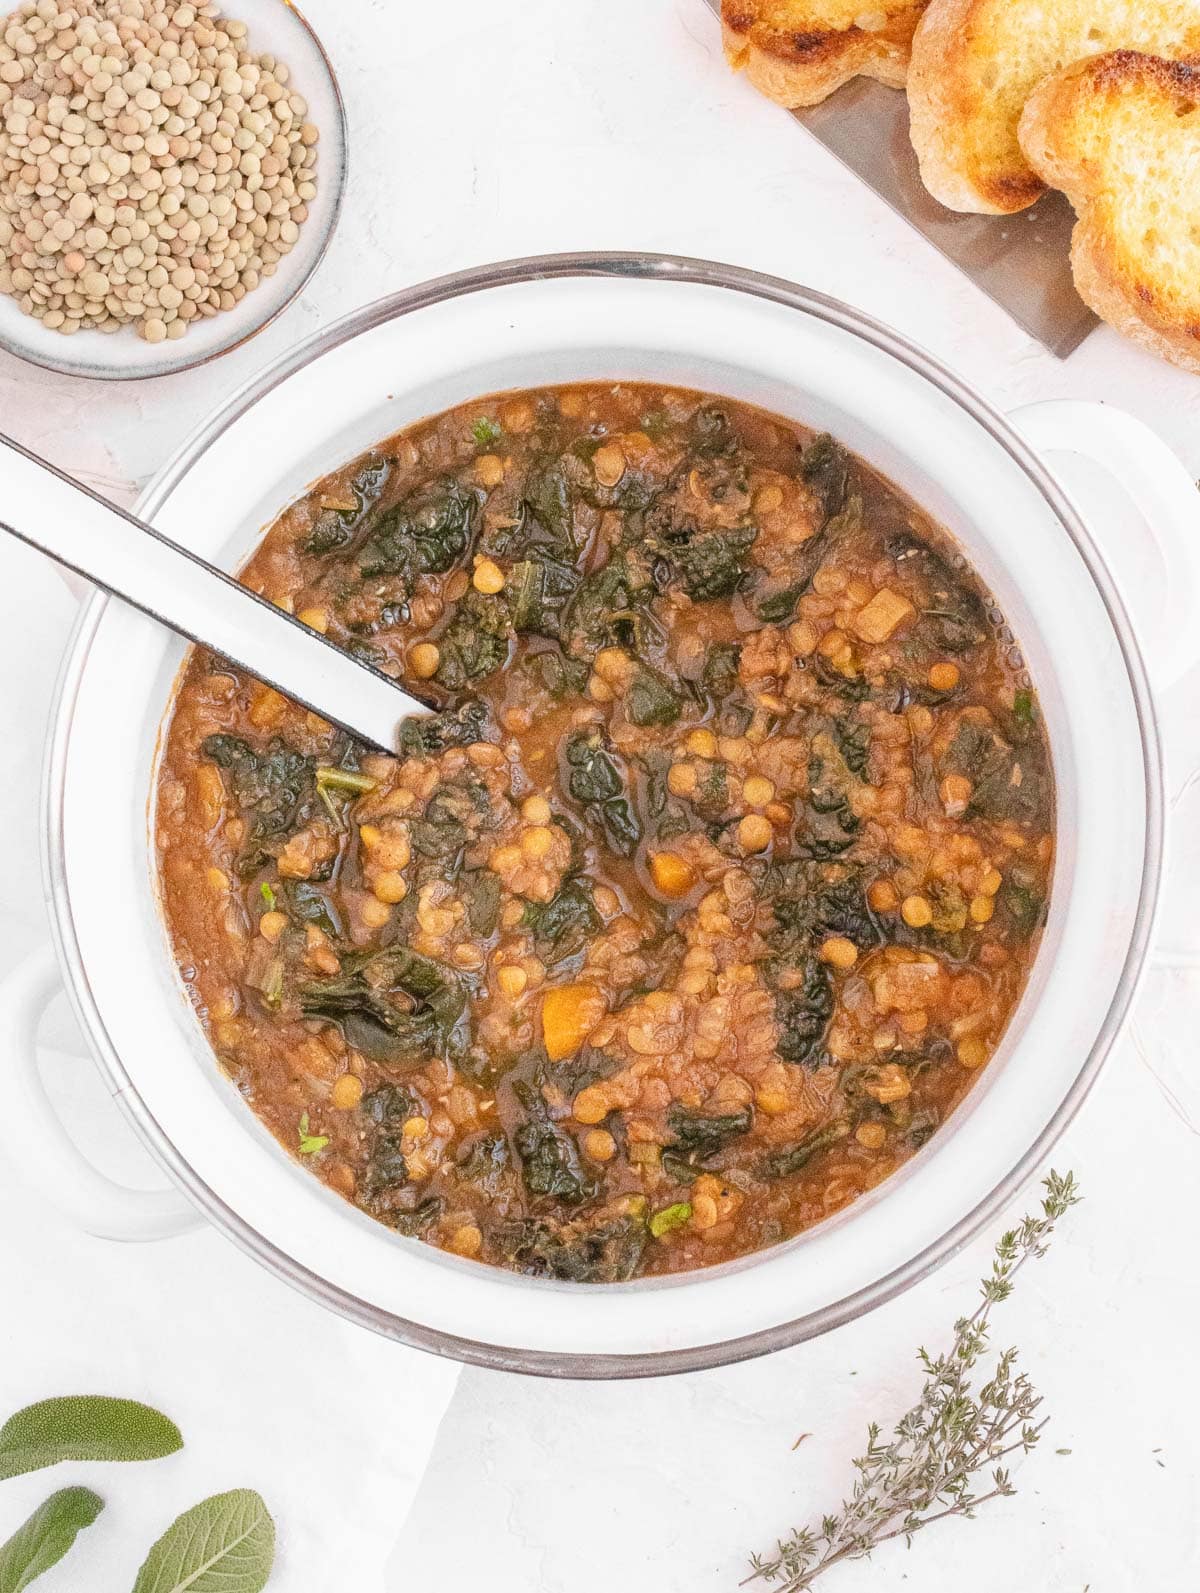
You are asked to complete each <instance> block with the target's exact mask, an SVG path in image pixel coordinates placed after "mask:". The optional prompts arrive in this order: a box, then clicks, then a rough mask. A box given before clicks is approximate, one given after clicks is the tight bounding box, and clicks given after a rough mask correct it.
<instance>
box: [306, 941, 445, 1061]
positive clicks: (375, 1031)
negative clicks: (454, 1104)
mask: <svg viewBox="0 0 1200 1593" xmlns="http://www.w3.org/2000/svg"><path fill="white" fill-rule="evenodd" d="M296 995H297V998H298V1000H299V1002H300V1010H301V1012H302V1013H303V1014H304V1016H305V1017H306V1018H326V1019H328V1020H329V1021H330V1022H331V1023H335V1024H337V1026H338V1028H339V1029H341V1031H342V1034H343V1035H344V1036H345V1039H346V1043H347V1044H348V1045H350V1046H353V1047H354V1049H355V1050H357V1051H361V1052H362V1054H363V1055H364V1056H367V1057H370V1058H371V1060H372V1061H375V1062H382V1063H394V1064H415V1063H419V1062H421V1061H424V1060H427V1059H428V1058H429V1057H431V1056H442V1057H448V1056H454V1055H455V1054H456V1053H458V1052H460V1051H462V1050H463V1048H464V1047H465V1043H466V1019H467V991H466V989H465V987H464V985H463V984H462V981H461V980H460V979H459V978H458V977H457V976H456V975H455V974H454V973H452V972H451V970H450V969H449V968H446V967H444V966H443V965H442V964H441V963H439V962H435V961H434V960H433V959H432V958H431V957H422V956H420V955H419V954H418V953H417V952H415V951H412V950H410V949H409V947H407V946H402V945H398V946H390V947H388V948H387V949H386V950H385V951H379V952H356V953H350V954H348V955H347V956H345V957H343V958H342V967H341V972H340V973H338V974H335V975H334V977H333V978H331V979H313V980H308V981H305V982H303V983H301V984H300V985H298V986H297V990H296Z"/></svg>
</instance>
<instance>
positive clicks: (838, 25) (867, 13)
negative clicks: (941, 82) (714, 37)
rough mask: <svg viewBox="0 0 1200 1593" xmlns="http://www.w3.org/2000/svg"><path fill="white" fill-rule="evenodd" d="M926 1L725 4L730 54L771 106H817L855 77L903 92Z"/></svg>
mask: <svg viewBox="0 0 1200 1593" xmlns="http://www.w3.org/2000/svg"><path fill="white" fill-rule="evenodd" d="M925 4H926V0H721V21H722V24H723V32H724V37H725V54H726V56H727V57H728V58H729V62H730V65H731V66H733V68H734V69H735V70H736V71H739V72H745V74H746V76H747V77H748V78H749V79H750V81H751V83H753V84H754V86H755V88H756V89H758V90H759V91H760V92H761V93H763V94H765V95H766V96H767V98H768V99H772V100H775V101H776V102H777V103H778V104H780V105H786V106H787V107H788V108H789V109H795V108H796V107H797V106H800V105H817V104H819V103H820V102H821V101H822V100H823V99H827V98H828V96H829V95H830V94H832V93H833V91H834V89H838V88H841V86H842V84H843V83H845V82H847V81H848V80H849V79H850V78H852V77H859V76H866V77H875V78H878V79H879V80H880V82H882V83H890V84H891V85H892V86H893V87H897V88H898V87H900V86H901V85H902V84H903V83H904V80H905V77H906V75H907V72H908V57H909V49H910V46H911V44H912V36H913V29H914V28H915V27H916V25H917V20H918V18H919V17H920V15H921V12H922V11H923V10H924V9H925Z"/></svg>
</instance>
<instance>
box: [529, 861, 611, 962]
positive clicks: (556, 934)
mask: <svg viewBox="0 0 1200 1593" xmlns="http://www.w3.org/2000/svg"><path fill="white" fill-rule="evenodd" d="M592 889H593V886H592V881H591V880H590V879H588V878H587V877H586V876H581V877H577V878H575V879H570V880H568V881H567V882H566V884H565V885H564V886H563V887H562V889H561V890H560V891H559V893H558V895H557V896H555V897H554V898H553V900H552V901H549V902H546V903H544V904H543V903H541V902H526V903H525V912H524V917H523V919H522V922H523V924H524V926H525V928H527V929H529V930H531V931H532V933H533V946H534V950H535V951H536V952H537V955H538V957H539V958H540V959H541V961H542V962H544V963H545V964H546V966H547V967H548V968H553V967H556V966H557V965H558V964H559V963H561V962H565V961H566V959H567V958H568V957H574V956H576V955H577V954H578V953H579V952H581V951H583V950H584V948H585V947H586V946H587V944H588V942H589V941H590V940H591V939H592V938H593V936H595V935H597V934H599V932H600V930H601V928H602V927H603V924H602V920H601V918H600V914H599V913H598V912H597V911H596V907H595V903H594V902H593V900H592Z"/></svg>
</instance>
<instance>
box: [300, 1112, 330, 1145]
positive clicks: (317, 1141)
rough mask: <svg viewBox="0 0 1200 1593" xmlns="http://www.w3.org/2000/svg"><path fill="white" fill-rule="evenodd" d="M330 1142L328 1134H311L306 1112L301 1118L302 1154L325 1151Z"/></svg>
mask: <svg viewBox="0 0 1200 1593" xmlns="http://www.w3.org/2000/svg"><path fill="white" fill-rule="evenodd" d="M328 1144H329V1135H328V1134H310V1133H309V1129H308V1113H307V1112H305V1113H304V1115H303V1117H301V1119H300V1154H301V1156H315V1155H316V1154H317V1152H318V1151H323V1150H324V1149H325V1147H326V1145H328Z"/></svg>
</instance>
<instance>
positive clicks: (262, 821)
mask: <svg viewBox="0 0 1200 1593" xmlns="http://www.w3.org/2000/svg"><path fill="white" fill-rule="evenodd" d="M200 751H201V752H202V753H203V754H204V756H205V757H206V758H210V759H211V760H212V761H213V763H215V764H217V765H218V767H219V768H221V769H224V770H225V772H226V773H227V774H228V776H229V784H230V786H231V787H232V790H233V799H234V801H235V802H236V803H237V806H238V808H239V809H240V810H241V812H242V814H243V816H247V815H248V816H250V835H251V836H252V838H253V839H254V840H256V841H262V840H267V839H269V838H271V837H273V836H278V835H287V834H289V833H290V832H291V831H292V830H294V829H295V828H296V827H297V826H298V825H300V824H304V823H305V822H307V820H308V819H309V818H310V817H311V816H312V813H313V811H314V809H315V806H316V797H317V783H316V782H317V764H316V759H315V758H310V757H307V756H306V755H305V754H304V753H302V752H297V751H295V749H294V748H292V747H289V746H288V745H287V744H286V742H283V741H280V740H278V738H276V739H275V740H272V741H271V742H270V743H269V744H268V746H267V747H266V749H265V750H264V751H262V752H257V751H255V749H254V748H253V747H251V746H250V745H249V744H248V743H247V742H245V741H241V740H239V739H238V737H237V736H229V735H214V736H208V737H206V738H205V740H204V741H203V743H202V744H201V747H200Z"/></svg>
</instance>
